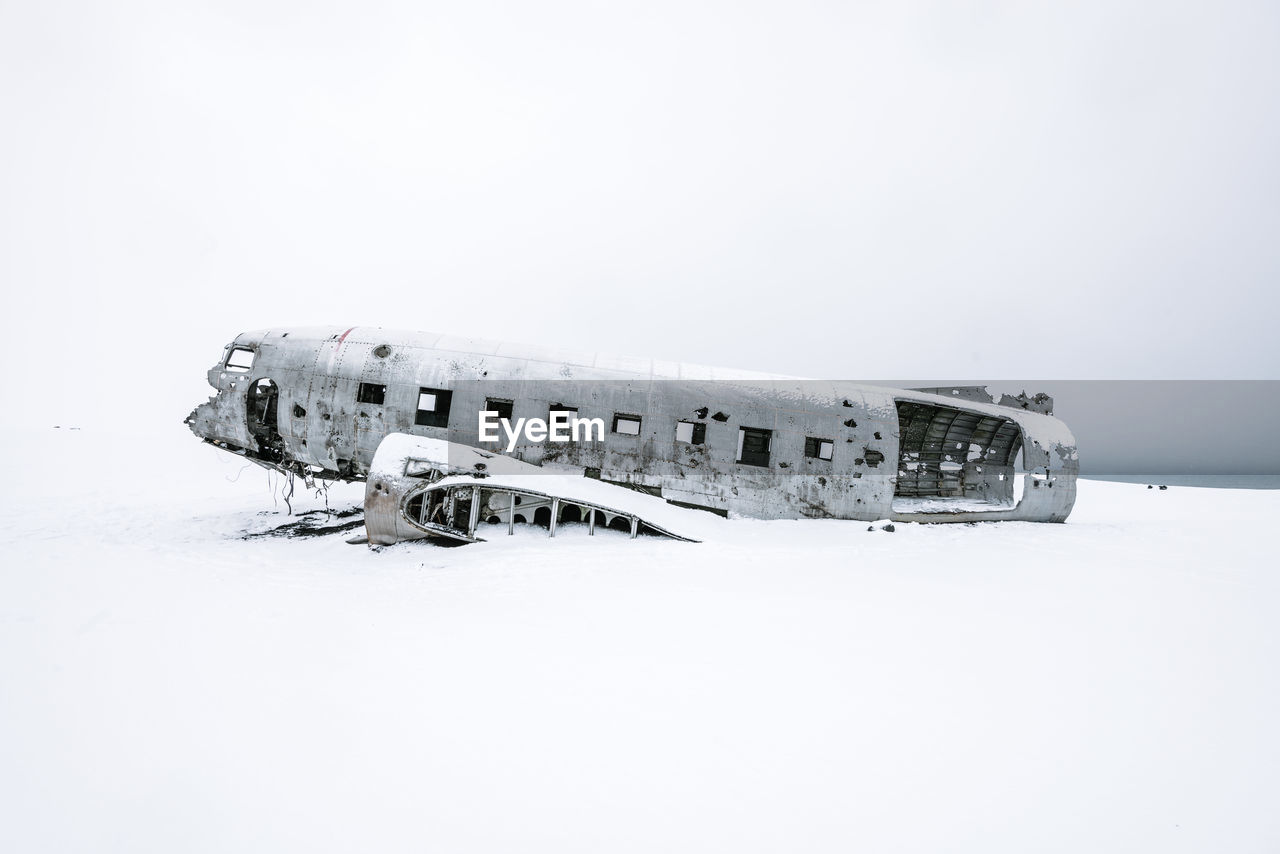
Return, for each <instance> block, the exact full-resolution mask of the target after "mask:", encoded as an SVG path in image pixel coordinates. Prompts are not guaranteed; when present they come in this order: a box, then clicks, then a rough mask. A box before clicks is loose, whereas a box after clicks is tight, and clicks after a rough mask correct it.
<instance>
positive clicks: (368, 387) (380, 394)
mask: <svg viewBox="0 0 1280 854" xmlns="http://www.w3.org/2000/svg"><path fill="white" fill-rule="evenodd" d="M386 396H387V387H386V386H385V385H380V384H378V383H360V390H359V392H357V393H356V402H357V403H372V404H374V405H375V406H381V405H382V401H383V400H385V399H386Z"/></svg>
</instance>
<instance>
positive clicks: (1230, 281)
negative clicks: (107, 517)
mask: <svg viewBox="0 0 1280 854" xmlns="http://www.w3.org/2000/svg"><path fill="white" fill-rule="evenodd" d="M1278 48H1280V6H1277V5H1276V4H1273V3H1271V4H1269V3H1242V2H1216V3H1208V2H1204V3H1195V4H1193V3H1165V2H1161V3H1156V2H1115V0H1108V1H1107V2H1082V3H1069V4H1068V3H1058V4H1051V5H1045V4H1033V3H1025V2H1019V3H986V2H970V3H903V2H884V3H832V4H822V3H807V4H804V3H795V2H788V3H776V4H749V3H741V2H734V3H710V4H694V3H688V2H681V3H671V4H667V3H653V2H649V3H645V4H628V5H623V4H605V3H581V4H571V3H447V4H446V3H439V4H429V3H416V2H415V3H409V2H406V3H382V2H362V3H359V4H347V5H340V4H324V3H279V2H276V3H273V2H252V3H249V2H241V3H231V2H219V3H174V2H153V3H139V2H110V3H87V2H80V3H67V2H45V1H44V0H42V2H39V3H19V2H16V0H0V110H2V113H0V114H2V115H3V116H4V117H5V123H4V130H3V133H0V281H2V282H3V285H4V288H3V292H4V297H3V299H4V308H5V315H6V318H7V321H8V322H7V324H6V326H7V329H6V335H5V343H4V345H3V346H4V348H5V356H6V358H5V363H6V365H7V366H8V368H9V370H7V371H6V372H5V378H4V384H5V396H6V399H9V400H13V399H14V397H15V395H18V394H19V393H21V394H23V395H25V400H27V401H28V403H30V402H31V401H33V400H34V401H36V402H38V403H40V405H41V415H40V418H41V419H44V418H45V416H46V415H47V416H48V419H47V420H51V421H55V423H56V421H57V420H64V421H65V420H67V419H71V420H74V419H75V418H76V417H83V416H84V413H83V406H84V404H86V403H90V404H92V405H93V406H94V407H95V408H96V409H97V410H98V411H102V412H110V411H114V410H116V409H117V408H118V407H121V406H123V405H125V404H122V403H121V401H120V400H119V399H118V398H119V394H118V393H119V392H120V391H121V390H122V389H123V390H124V391H126V392H130V393H131V394H132V399H131V401H130V402H129V403H128V404H127V405H128V406H130V407H137V406H139V405H148V404H145V403H140V402H139V401H140V399H145V400H147V401H150V405H153V406H154V407H155V411H156V412H157V413H160V414H162V415H164V416H165V417H168V416H172V417H173V418H174V419H175V423H176V421H177V420H180V419H181V418H182V417H183V416H184V415H185V414H186V412H187V411H189V409H190V408H191V406H193V405H194V404H195V403H197V402H199V401H200V400H203V399H204V397H205V396H206V395H207V394H208V392H209V391H210V390H209V389H208V387H207V386H206V385H205V384H204V371H205V370H206V369H207V368H208V367H209V366H210V365H212V364H213V362H214V361H215V359H216V358H217V357H218V356H219V354H220V352H221V348H222V345H223V344H224V343H226V342H227V341H229V340H230V339H231V338H232V337H233V336H234V335H235V334H236V333H238V332H240V331H243V330H246V329H252V328H259V327H266V326H278V325H288V324H297V325H301V324H313V323H334V324H342V325H355V324H361V325H381V326H394V327H400V326H404V327H410V328H417V329H428V330H444V329H447V330H452V331H456V332H460V333H466V334H473V335H482V336H486V337H492V338H505V339H512V340H518V341H528V342H531V343H561V344H566V345H570V346H573V347H581V348H585V349H593V350H605V351H611V352H618V353H632V354H639V355H652V356H658V357H663V358H673V359H683V360H686V361H696V362H708V363H715V364H726V365H732V366H738V367H744V368H754V369H760V370H767V371H775V372H779V373H791V374H802V375H808V376H818V375H821V376H828V377H837V378H841V379H851V380H856V379H863V378H874V377H884V376H899V377H901V376H907V377H910V376H917V377H924V378H930V379H938V378H944V377H966V378H974V377H991V378H996V379H998V378H1000V377H1008V376H1013V375H1016V376H1034V377H1044V378H1048V379H1053V378H1075V379H1096V378H1129V379H1143V378H1167V379H1205V378H1239V379H1246V378H1255V379H1256V378H1280V348H1278V347H1277V345H1276V343H1275V340H1276V332H1275V326H1276V318H1277V316H1280V311H1277V308H1278V306H1277V297H1276V296H1275V295H1274V287H1275V285H1276V283H1277V280H1278V278H1280V277H1278V276H1277V274H1278V273H1280V241H1278V240H1277V236H1278V235H1280V156H1278V155H1277V152H1280V59H1278V57H1280V50H1278ZM32 355H38V356H39V362H38V364H39V366H40V370H41V371H42V372H43V373H42V377H44V378H46V379H47V381H46V382H45V383H44V385H43V387H42V390H40V389H38V390H36V392H35V394H36V395H37V396H36V397H32V396H31V395H32V394H33V392H32V390H31V388H30V386H29V385H28V384H27V383H28V381H29V379H30V377H31V375H32V374H31V372H30V370H28V368H29V366H30V365H32V364H33V363H32V362H31V360H30V357H31V356H32ZM15 368H17V370H15ZM144 380H145V381H146V382H145V386H146V388H147V389H149V390H150V391H149V392H147V391H144V390H143V385H142V383H143V381H144ZM24 386H25V388H24ZM71 389H78V392H77V394H74V395H73V394H69V393H68V391H69V390H71ZM139 392H141V398H140V397H139V394H138V393H139Z"/></svg>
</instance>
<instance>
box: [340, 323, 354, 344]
mask: <svg viewBox="0 0 1280 854" xmlns="http://www.w3.org/2000/svg"><path fill="white" fill-rule="evenodd" d="M353 329H355V327H354V326H353V327H351V329H348V330H347V331H346V332H344V333H342V337H341V338H339V339H338V343H339V344H341V343H342V342H343V341H346V340H347V336H348V335H350V334H351V332H352V330H353Z"/></svg>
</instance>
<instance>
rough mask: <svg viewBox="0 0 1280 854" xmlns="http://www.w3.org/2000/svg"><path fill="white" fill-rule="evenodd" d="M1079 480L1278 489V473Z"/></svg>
mask: <svg viewBox="0 0 1280 854" xmlns="http://www.w3.org/2000/svg"><path fill="white" fill-rule="evenodd" d="M1080 478H1081V480H1107V481H1113V482H1117V483H1149V484H1154V485H1155V486H1162V485H1163V486H1200V487H1211V488H1214V489H1280V474H1082V475H1080Z"/></svg>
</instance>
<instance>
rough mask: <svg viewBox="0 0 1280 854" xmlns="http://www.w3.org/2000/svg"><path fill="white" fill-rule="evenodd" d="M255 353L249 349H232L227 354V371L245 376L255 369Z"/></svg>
mask: <svg viewBox="0 0 1280 854" xmlns="http://www.w3.org/2000/svg"><path fill="white" fill-rule="evenodd" d="M254 355H255V354H254V351H253V350H250V349H249V348H248V347H232V348H231V352H230V353H229V354H227V363H226V369H227V370H228V371H234V372H236V373H238V374H245V373H248V372H249V369H250V368H252V367H253V357H254Z"/></svg>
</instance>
